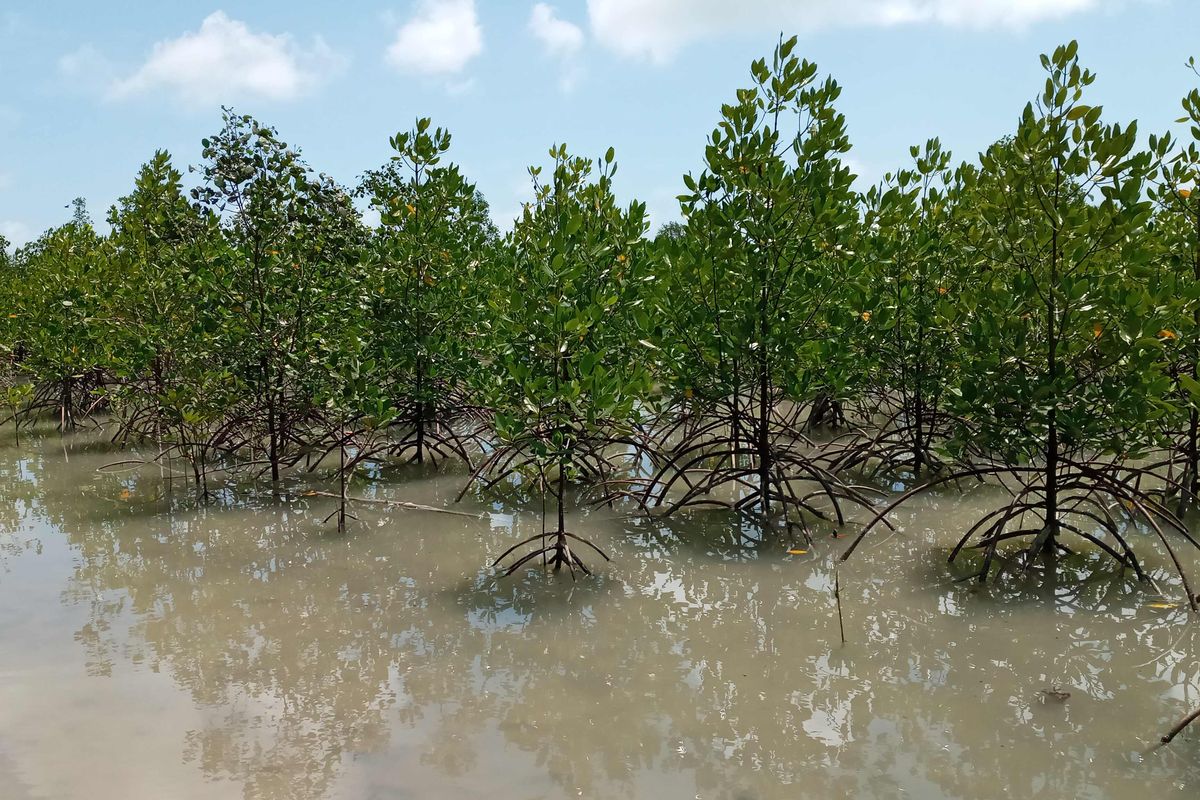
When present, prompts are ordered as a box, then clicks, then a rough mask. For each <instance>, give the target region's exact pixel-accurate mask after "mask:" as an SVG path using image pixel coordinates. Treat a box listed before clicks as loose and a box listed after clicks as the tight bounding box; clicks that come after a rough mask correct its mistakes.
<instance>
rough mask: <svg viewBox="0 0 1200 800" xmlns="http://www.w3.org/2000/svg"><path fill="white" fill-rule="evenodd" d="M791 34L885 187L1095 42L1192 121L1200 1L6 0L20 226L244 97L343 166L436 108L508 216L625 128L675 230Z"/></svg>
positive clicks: (1140, 114) (6, 120)
mask: <svg viewBox="0 0 1200 800" xmlns="http://www.w3.org/2000/svg"><path fill="white" fill-rule="evenodd" d="M780 31H786V32H789V33H791V32H795V33H798V34H799V35H800V37H801V44H800V48H799V49H800V51H801V52H802V54H803V55H804V56H805V57H807V58H809V59H811V60H814V61H816V62H817V63H818V64H819V66H820V67H821V69H822V71H823V72H828V73H832V74H833V75H834V77H835V78H836V79H837V80H838V81H839V82H840V83H841V84H842V85H843V87H844V93H843V95H842V101H841V103H840V106H841V109H842V110H843V111H844V113H845V114H846V116H847V118H848V122H849V126H850V133H851V140H852V142H853V144H854V150H853V152H852V154H851V158H852V162H853V165H854V166H855V167H856V169H857V170H858V171H859V172H860V174H861V175H862V180H863V181H864V182H867V181H874V180H877V179H878V178H879V177H880V176H881V175H882V174H883V173H884V172H886V171H887V170H889V169H891V168H894V167H896V166H898V165H900V164H902V163H904V161H905V160H906V158H907V150H908V146H909V145H910V144H914V143H918V142H923V141H924V140H925V139H926V138H928V137H930V136H934V135H937V136H940V137H941V138H942V141H943V142H944V143H945V144H946V145H947V146H949V147H950V148H952V149H953V150H954V152H955V155H956V156H957V157H961V158H974V157H975V155H976V153H977V152H978V151H979V150H980V149H982V148H984V147H986V145H987V144H989V143H990V142H991V141H993V140H994V139H996V138H998V137H999V136H1001V135H1003V134H1005V133H1006V132H1009V131H1010V130H1011V129H1012V128H1013V127H1014V125H1015V121H1016V117H1017V114H1018V113H1019V112H1020V110H1021V108H1022V107H1023V105H1024V103H1025V102H1026V101H1027V100H1028V99H1030V98H1032V97H1033V96H1034V95H1035V94H1036V93H1037V92H1038V91H1039V89H1040V87H1041V84H1042V78H1041V72H1040V66H1039V64H1038V58H1037V56H1038V54H1039V53H1041V52H1045V51H1049V50H1051V49H1053V47H1054V46H1055V45H1056V44H1058V43H1061V42H1064V41H1067V40H1069V39H1072V38H1076V39H1078V40H1079V41H1080V53H1081V58H1082V60H1083V62H1084V63H1085V65H1087V66H1089V67H1091V68H1092V69H1093V70H1095V71H1096V72H1098V73H1099V79H1098V81H1097V83H1096V84H1095V85H1094V87H1093V91H1092V94H1091V98H1092V102H1095V103H1101V104H1103V105H1105V107H1106V118H1107V119H1109V120H1111V121H1121V122H1125V121H1128V120H1130V119H1138V120H1139V121H1140V124H1141V126H1142V129H1143V131H1146V132H1150V131H1160V130H1166V129H1169V128H1171V127H1172V126H1173V120H1174V119H1175V118H1176V117H1178V116H1179V114H1178V113H1177V112H1178V110H1179V98H1180V97H1182V96H1183V95H1184V94H1185V93H1186V92H1187V91H1188V90H1189V89H1191V88H1193V87H1195V86H1196V84H1197V83H1198V82H1200V79H1198V78H1197V77H1196V76H1195V75H1194V74H1192V73H1189V72H1188V71H1187V70H1185V69H1184V68H1183V63H1184V61H1185V60H1186V59H1187V57H1188V56H1189V55H1197V56H1200V38H1198V37H1197V31H1200V1H1198V0H555V2H548V3H535V2H527V0H416V2H412V0H397V2H390V3H389V2H357V1H355V0H346V2H342V3H331V2H314V1H313V0H292V1H291V2H287V3H284V2H266V1H265V0H258V1H252V2H236V3H235V2H225V3H215V4H214V3H210V2H196V0H186V2H184V1H181V2H172V3H166V2H161V1H158V2H151V0H107V2H104V3H98V2H76V1H70V2H68V1H67V0H58V1H55V0H0V234H4V235H5V236H7V237H8V238H9V239H11V240H13V241H15V242H18V243H19V242H22V241H25V240H27V239H29V238H31V237H33V236H36V235H37V234H38V233H39V232H40V231H42V230H43V229H45V228H46V227H48V226H51V225H54V224H57V223H59V222H61V221H63V220H64V219H65V218H66V217H67V216H69V213H70V212H69V211H68V210H67V209H66V208H65V206H67V205H68V204H69V203H70V201H71V199H72V198H74V197H76V196H83V197H85V198H87V200H88V203H89V206H90V207H91V209H92V212H93V216H95V217H96V218H97V219H101V218H103V216H104V211H105V209H107V207H108V206H109V205H110V204H111V203H113V202H114V201H115V200H116V198H118V197H119V196H121V195H122V194H124V193H126V192H127V191H128V190H129V188H130V187H131V185H132V180H133V175H134V173H135V171H136V169H137V168H138V166H139V164H141V163H142V162H144V161H146V160H147V159H148V158H149V157H150V156H151V154H152V153H153V152H154V150H155V149H158V148H165V149H167V150H169V151H170V152H171V153H172V155H173V156H174V157H175V160H176V164H177V165H178V166H180V167H184V166H186V165H187V164H190V163H195V161H196V160H197V158H198V154H199V149H200V139H201V138H202V137H203V136H205V135H206V134H208V133H211V132H213V131H214V130H216V129H217V128H218V127H219V125H220V111H219V108H220V106H221V105H222V104H228V105H232V106H234V107H235V108H236V109H237V110H238V111H240V112H247V113H251V114H253V115H255V116H257V117H258V118H259V119H260V120H262V121H264V122H267V123H270V124H272V125H275V126H276V127H278V128H279V129H280V131H281V133H282V134H283V136H284V138H285V139H286V140H287V141H289V142H291V143H292V144H295V145H298V146H299V147H300V148H301V149H302V150H303V152H304V155H305V157H306V158H307V160H308V161H309V163H310V164H311V165H312V166H313V167H314V168H316V169H319V170H321V171H323V172H327V173H329V174H331V175H333V176H334V177H336V178H337V179H339V180H340V181H342V182H344V183H353V182H354V181H355V180H356V179H357V177H358V176H359V175H361V173H362V172H363V171H364V170H366V169H369V168H372V167H374V166H377V165H378V164H380V163H383V162H384V161H385V160H386V159H387V158H388V155H389V148H388V144H387V142H388V137H389V136H391V135H392V134H394V133H395V132H396V131H398V130H401V129H406V128H407V127H409V126H410V125H411V123H412V121H413V119H414V118H416V117H417V116H430V117H433V119H434V120H435V122H436V123H437V124H440V125H444V126H447V127H449V129H450V130H451V132H452V133H453V135H454V148H453V157H454V160H456V161H457V162H458V163H459V164H461V165H462V167H463V169H464V171H465V172H466V174H467V175H468V176H469V177H470V178H471V179H473V180H475V181H476V182H477V183H478V185H479V188H480V189H481V190H482V191H483V192H484V194H485V195H486V196H487V198H488V200H489V201H490V202H491V204H492V209H493V214H494V216H495V217H496V218H497V221H498V222H499V223H500V224H501V226H502V227H507V226H508V221H509V220H510V219H511V218H512V216H514V215H515V213H516V211H517V209H518V208H519V207H520V203H521V202H522V200H524V199H525V198H526V196H527V194H528V179H527V176H526V174H525V169H526V167H527V166H528V165H530V164H539V163H543V162H544V161H545V160H546V151H547V149H548V148H549V146H550V145H551V144H553V143H556V142H561V141H565V142H567V144H568V145H569V146H570V148H571V149H572V150H573V151H577V152H580V153H586V154H594V155H600V154H601V153H603V152H604V150H605V149H607V147H608V146H609V145H613V146H615V147H616V150H617V156H618V161H619V162H620V172H619V174H618V184H617V188H618V191H620V192H621V193H622V194H623V195H624V196H626V197H638V198H640V199H642V200H644V201H646V203H647V204H648V206H649V209H650V213H651V217H652V220H653V222H654V224H655V225H657V224H660V223H661V222H664V221H667V220H669V219H672V218H674V217H675V216H676V214H677V207H676V204H675V201H674V196H675V195H676V194H678V193H679V192H680V191H681V188H680V187H681V181H680V176H681V175H682V174H683V173H684V172H687V171H690V170H695V169H698V168H699V165H700V159H701V156H702V154H703V146H704V139H705V136H706V135H707V133H708V132H709V131H710V130H711V129H712V127H713V124H714V123H715V122H716V120H717V116H718V111H719V108H720V104H721V103H723V102H726V101H728V100H730V99H731V98H732V97H733V94H734V92H735V90H736V89H737V88H738V87H739V86H745V85H746V84H747V83H748V80H747V74H748V72H747V68H748V65H749V62H750V61H751V60H752V59H753V58H755V57H757V56H759V55H765V54H767V53H768V52H769V51H770V49H771V47H772V45H773V44H774V42H775V39H776V38H777V36H778V34H779V32H780Z"/></svg>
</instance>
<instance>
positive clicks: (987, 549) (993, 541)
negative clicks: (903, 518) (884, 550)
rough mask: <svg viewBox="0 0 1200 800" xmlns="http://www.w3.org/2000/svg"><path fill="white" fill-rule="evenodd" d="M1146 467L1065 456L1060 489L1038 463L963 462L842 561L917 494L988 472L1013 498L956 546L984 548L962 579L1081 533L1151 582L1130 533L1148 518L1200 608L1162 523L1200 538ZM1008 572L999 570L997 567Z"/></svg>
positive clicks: (1044, 551)
mask: <svg viewBox="0 0 1200 800" xmlns="http://www.w3.org/2000/svg"><path fill="white" fill-rule="evenodd" d="M1144 472H1145V471H1144V470H1142V469H1139V468H1136V467H1129V466H1126V465H1121V464H1117V463H1114V462H1109V461H1100V460H1095V461H1074V460H1069V459H1064V461H1063V467H1062V468H1061V469H1060V470H1059V472H1058V474H1057V476H1056V478H1055V485H1054V488H1053V489H1047V486H1046V478H1045V475H1046V473H1045V470H1044V469H1042V468H1039V467H1020V466H1014V465H1005V464H989V465H984V466H975V467H962V468H959V469H958V470H955V471H953V472H951V473H949V474H943V475H939V476H937V477H936V478H934V479H932V480H930V481H928V482H927V483H924V484H921V485H919V486H916V487H914V488H913V489H910V490H909V491H907V492H905V493H904V494H902V495H900V496H899V497H898V498H896V499H895V500H893V501H892V502H891V503H889V504H888V505H887V506H885V507H884V508H882V509H881V510H880V511H879V512H878V513H877V514H876V515H875V516H874V517H873V518H872V519H871V520H870V521H869V522H868V523H867V524H866V525H865V526H864V527H863V529H862V531H861V532H860V533H859V535H858V536H857V537H856V538H855V539H854V541H853V542H851V544H850V546H849V547H848V548H847V549H846V551H845V552H844V553H843V554H842V557H841V560H842V561H845V560H846V559H848V558H849V557H850V556H851V555H852V554H853V553H854V551H855V549H856V548H857V547H858V546H859V544H860V543H861V542H862V541H863V539H865V538H866V536H867V535H868V534H869V533H870V532H871V531H872V530H873V529H874V528H875V527H876V526H877V525H879V524H882V523H883V522H884V521H885V520H886V519H887V517H888V516H889V515H890V514H891V513H892V512H893V511H895V510H896V509H898V508H899V507H901V506H903V505H904V504H906V503H908V502H909V501H911V500H912V499H913V498H915V497H916V496H917V495H919V494H922V493H924V492H927V491H929V490H931V489H933V488H936V487H938V486H941V485H943V484H946V483H950V482H957V481H960V480H979V481H982V480H984V479H985V478H986V479H992V480H993V482H994V483H997V484H998V485H999V486H1001V487H1003V488H1004V489H1005V490H1007V492H1008V498H1007V500H1006V501H1005V502H1003V503H1001V504H999V505H998V506H997V507H996V508H993V509H992V510H991V511H989V512H987V513H986V514H984V515H982V516H981V517H979V518H978V519H977V520H976V521H975V523H974V524H972V525H971V526H970V527H969V528H967V529H966V531H965V532H964V533H963V534H962V536H961V537H960V538H959V540H958V542H957V543H956V544H955V546H954V548H953V549H952V550H951V552H950V556H949V559H948V560H949V562H950V563H953V562H954V561H955V560H956V559H957V558H958V557H959V555H960V554H961V553H962V552H963V551H964V550H977V551H980V552H982V554H983V561H982V563H981V565H980V568H979V570H978V571H977V572H975V573H973V574H971V575H968V576H967V577H965V578H962V579H960V580H972V579H975V580H977V581H979V582H980V583H983V582H986V581H987V579H988V577H989V576H990V575H991V574H992V573H993V565H994V564H996V562H997V561H1005V560H1008V559H1006V558H1005V557H1004V555H1003V554H1002V553H1001V546H1002V545H1007V544H1015V543H1017V542H1021V541H1023V542H1025V544H1024V545H1023V546H1022V547H1021V548H1020V549H1019V550H1018V551H1017V552H1016V553H1015V563H1016V564H1018V565H1019V566H1021V567H1023V568H1024V569H1026V570H1028V569H1031V568H1032V567H1033V565H1034V564H1035V563H1036V561H1037V560H1038V559H1040V558H1043V557H1045V558H1048V559H1051V560H1053V559H1055V558H1057V557H1058V556H1059V555H1072V554H1074V551H1073V550H1072V549H1071V548H1070V547H1069V546H1068V545H1067V544H1065V543H1064V542H1063V541H1062V539H1063V538H1064V537H1076V538H1078V539H1080V540H1083V541H1085V542H1087V543H1088V544H1091V545H1093V546H1095V547H1096V548H1097V549H1098V550H1099V551H1100V552H1102V553H1104V554H1105V555H1107V556H1108V557H1109V558H1111V559H1112V560H1113V561H1115V562H1116V563H1117V564H1118V565H1119V567H1120V568H1121V569H1122V570H1125V569H1132V570H1133V571H1134V573H1135V574H1136V575H1137V577H1138V580H1139V581H1141V582H1143V583H1151V584H1152V583H1153V581H1152V580H1151V578H1150V577H1149V575H1148V574H1147V573H1146V572H1145V570H1144V569H1143V568H1142V564H1141V561H1140V559H1139V558H1138V556H1137V553H1136V552H1135V551H1134V548H1133V546H1132V544H1131V542H1130V537H1129V535H1128V528H1129V526H1130V525H1131V524H1142V525H1144V526H1145V527H1147V528H1149V529H1150V530H1151V531H1153V533H1154V534H1155V535H1156V537H1157V538H1158V540H1159V541H1160V543H1161V544H1162V546H1163V549H1164V550H1165V551H1166V552H1167V554H1168V556H1169V557H1170V558H1171V561H1172V564H1173V565H1174V567H1175V571H1176V573H1177V574H1178V575H1179V576H1180V579H1181V581H1182V583H1183V588H1184V591H1185V592H1186V593H1187V599H1188V604H1189V606H1190V607H1191V608H1192V610H1193V611H1198V610H1200V609H1198V608H1197V605H1196V602H1197V601H1196V597H1195V595H1194V594H1193V592H1192V589H1191V585H1190V583H1189V581H1188V577H1187V573H1186V571H1185V570H1184V568H1183V565H1182V563H1181V562H1180V560H1179V557H1178V555H1177V554H1176V553H1175V550H1174V548H1173V547H1172V545H1171V542H1170V540H1169V539H1168V537H1167V535H1166V531H1165V530H1164V528H1165V527H1166V528H1172V529H1174V531H1175V532H1177V533H1178V534H1179V535H1181V536H1182V537H1183V538H1184V540H1185V541H1187V542H1188V543H1189V544H1191V545H1192V546H1194V547H1196V548H1197V549H1200V542H1197V540H1196V539H1195V538H1194V537H1193V536H1192V534H1191V533H1190V532H1189V531H1188V530H1187V527H1186V526H1185V525H1184V524H1183V522H1182V521H1181V520H1180V519H1179V518H1178V516H1176V515H1175V514H1174V513H1172V511H1171V510H1170V509H1169V508H1167V507H1166V506H1165V505H1164V504H1163V503H1162V502H1161V501H1160V499H1159V498H1158V497H1156V496H1155V495H1154V494H1152V493H1151V492H1150V491H1148V490H1146V489H1144V488H1143V487H1142V481H1143V480H1144V479H1146V478H1147V476H1146V475H1145V474H1143V473H1144ZM1002 572H1003V570H996V571H995V574H997V575H999V574H1001V573H1002Z"/></svg>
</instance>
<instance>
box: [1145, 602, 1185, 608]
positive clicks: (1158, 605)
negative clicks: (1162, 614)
mask: <svg viewBox="0 0 1200 800" xmlns="http://www.w3.org/2000/svg"><path fill="white" fill-rule="evenodd" d="M1178 607H1179V604H1178V603H1151V604H1150V608H1178Z"/></svg>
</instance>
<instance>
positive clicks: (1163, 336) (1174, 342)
mask: <svg viewBox="0 0 1200 800" xmlns="http://www.w3.org/2000/svg"><path fill="white" fill-rule="evenodd" d="M1183 109H1184V112H1185V114H1186V116H1185V117H1183V118H1182V119H1181V120H1179V121H1180V122H1187V123H1190V124H1191V137H1192V138H1191V141H1189V142H1187V143H1186V144H1185V145H1184V146H1182V147H1180V148H1179V149H1178V151H1177V152H1175V151H1174V142H1173V140H1172V137H1171V136H1170V135H1166V136H1162V137H1151V140H1150V147H1151V150H1152V151H1153V152H1154V154H1155V155H1156V157H1157V158H1158V159H1159V161H1160V162H1161V164H1160V167H1159V170H1158V180H1157V181H1156V185H1155V186H1154V188H1153V189H1152V190H1151V196H1152V198H1153V200H1154V201H1155V205H1156V214H1155V218H1154V228H1153V230H1154V235H1153V242H1154V245H1155V247H1156V251H1157V253H1156V255H1157V260H1158V261H1159V263H1160V264H1161V267H1162V268H1161V269H1160V270H1158V271H1156V273H1155V278H1156V280H1158V281H1160V282H1161V284H1162V290H1163V294H1164V295H1165V296H1166V297H1168V298H1170V301H1171V303H1170V306H1169V308H1170V309H1171V313H1170V316H1169V317H1168V318H1164V326H1163V329H1162V330H1160V331H1159V333H1158V336H1159V339H1160V340H1161V341H1162V343H1163V369H1164V371H1165V372H1166V373H1167V374H1168V375H1169V376H1170V378H1171V383H1172V391H1171V398H1172V400H1173V404H1174V405H1175V406H1176V407H1177V412H1178V413H1175V414H1171V415H1170V416H1169V417H1168V426H1167V427H1168V430H1167V446H1168V459H1167V461H1166V463H1165V464H1164V465H1163V466H1164V467H1165V468H1166V469H1168V470H1170V472H1168V474H1170V475H1173V476H1174V477H1175V479H1176V480H1177V482H1178V485H1179V492H1178V498H1177V506H1176V508H1177V511H1178V513H1179V514H1180V515H1183V514H1184V513H1185V512H1186V511H1187V510H1188V509H1189V508H1192V507H1194V506H1195V504H1196V501H1197V497H1198V496H1200V194H1194V193H1193V190H1194V189H1195V188H1196V184H1197V178H1198V177H1200V90H1195V89H1194V90H1192V92H1191V93H1189V94H1188V96H1187V97H1185V98H1184V99H1183ZM1176 469H1178V474H1177V475H1175V474H1174V470H1176Z"/></svg>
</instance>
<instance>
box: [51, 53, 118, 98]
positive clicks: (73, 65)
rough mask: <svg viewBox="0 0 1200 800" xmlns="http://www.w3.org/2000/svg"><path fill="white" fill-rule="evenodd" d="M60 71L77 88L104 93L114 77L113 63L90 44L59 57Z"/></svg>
mask: <svg viewBox="0 0 1200 800" xmlns="http://www.w3.org/2000/svg"><path fill="white" fill-rule="evenodd" d="M58 71H59V72H60V73H61V74H62V76H63V77H64V78H66V79H67V80H68V81H70V83H71V85H73V86H75V87H76V88H81V89H85V90H87V91H95V92H97V93H104V92H105V91H106V90H107V86H108V84H109V83H110V82H111V81H112V77H113V69H112V64H111V63H109V61H108V59H107V58H105V57H104V54H103V53H101V52H100V51H99V50H97V49H96V48H95V47H92V46H91V45H90V44H85V45H83V46H82V47H80V48H79V49H77V50H74V51H72V52H70V53H67V54H66V55H64V56H62V57H61V58H59V59H58Z"/></svg>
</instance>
